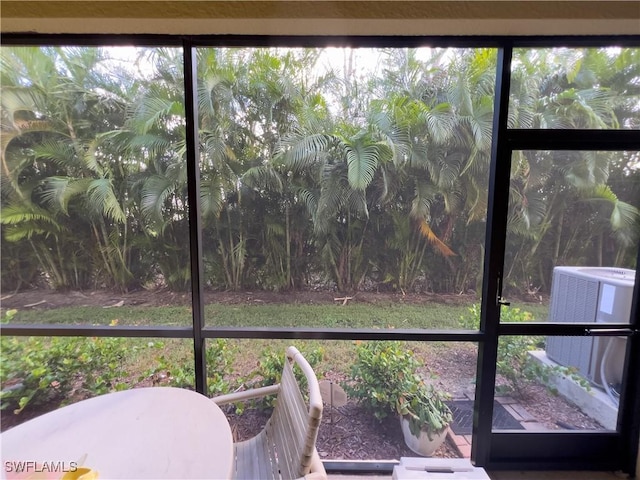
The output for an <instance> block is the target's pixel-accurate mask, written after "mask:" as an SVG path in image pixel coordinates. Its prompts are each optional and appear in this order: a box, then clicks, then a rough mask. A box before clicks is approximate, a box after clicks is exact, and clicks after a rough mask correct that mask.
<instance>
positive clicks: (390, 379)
mask: <svg viewBox="0 0 640 480" xmlns="http://www.w3.org/2000/svg"><path fill="white" fill-rule="evenodd" d="M420 366H421V364H420V362H419V361H418V360H417V359H416V358H415V356H414V354H413V352H412V351H411V350H409V349H407V348H406V345H403V344H402V343H400V342H386V341H385V342H367V343H361V344H359V345H358V347H357V349H356V361H355V362H354V364H353V365H352V366H351V381H350V382H349V383H348V384H346V385H345V390H346V391H347V393H348V394H349V396H351V397H352V398H355V399H356V400H358V402H359V403H360V404H362V405H363V406H364V407H365V408H367V409H368V410H369V411H371V412H372V413H373V415H374V416H375V417H376V418H377V419H378V420H381V419H383V418H385V417H387V416H388V415H390V414H394V413H398V414H400V415H402V416H404V417H405V418H407V419H408V420H409V428H410V429H411V432H412V433H413V434H414V435H417V434H418V432H420V430H422V429H423V428H425V427H428V428H426V430H428V431H430V432H434V431H439V430H441V429H442V428H443V427H445V426H446V425H448V424H449V423H450V422H451V420H452V416H451V410H450V409H449V407H448V406H447V404H446V403H445V401H446V400H447V399H448V395H447V394H446V393H445V392H443V391H441V390H439V389H438V388H436V387H435V386H434V385H432V384H428V383H426V382H425V381H424V380H423V379H422V377H421V376H420V375H419V373H418V368H419V367H420Z"/></svg>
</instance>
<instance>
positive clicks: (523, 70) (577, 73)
mask: <svg viewBox="0 0 640 480" xmlns="http://www.w3.org/2000/svg"><path fill="white" fill-rule="evenodd" d="M639 64H640V49H639V48H630V47H603V48H535V49H530V48H526V49H524V48H516V49H514V51H513V61H512V65H511V92H510V93H511V95H510V103H509V119H508V126H509V128H585V129H634V130H637V129H640V105H639V104H638V100H637V89H638V85H639V83H640V72H639V71H638V65H639Z"/></svg>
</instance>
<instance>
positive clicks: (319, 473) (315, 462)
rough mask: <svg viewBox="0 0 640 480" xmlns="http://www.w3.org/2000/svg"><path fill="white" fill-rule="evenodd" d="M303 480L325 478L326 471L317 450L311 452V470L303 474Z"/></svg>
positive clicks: (323, 479) (321, 479)
mask: <svg viewBox="0 0 640 480" xmlns="http://www.w3.org/2000/svg"><path fill="white" fill-rule="evenodd" d="M304 480H327V471H326V470H325V469H324V465H323V464H322V460H320V456H319V455H318V451H317V450H316V451H314V452H313V457H311V470H310V471H309V473H308V474H306V475H305V476H304Z"/></svg>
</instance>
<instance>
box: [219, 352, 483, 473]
mask: <svg viewBox="0 0 640 480" xmlns="http://www.w3.org/2000/svg"><path fill="white" fill-rule="evenodd" d="M292 343H293V344H294V345H295V346H296V347H297V348H298V349H299V350H300V352H301V353H302V354H303V355H304V356H305V358H307V359H308V360H309V363H310V364H311V365H312V367H313V369H314V371H315V373H316V377H317V378H318V381H319V383H320V389H321V392H322V396H323V399H324V410H323V414H322V423H321V424H320V430H319V433H318V439H317V442H316V445H317V449H318V452H319V454H320V456H321V457H322V459H323V460H329V461H330V460H389V459H398V460H399V459H400V457H402V456H412V457H413V456H415V455H416V454H415V453H414V452H413V451H412V450H411V449H410V448H409V447H408V446H407V443H406V442H405V440H404V434H403V430H402V427H401V424H400V420H399V416H398V413H397V410H396V408H395V407H393V406H391V405H388V404H387V402H388V401H389V400H390V399H391V398H396V397H394V395H397V394H398V393H401V394H402V395H404V396H405V397H407V398H408V394H409V392H408V391H407V390H404V389H402V390H401V391H397V390H395V387H394V385H396V383H397V380H398V378H399V377H397V376H393V375H390V374H389V372H390V371H392V372H395V373H397V372H399V371H402V372H404V373H405V374H406V377H405V378H406V379H409V378H418V379H419V380H418V381H419V382H423V383H425V384H428V385H430V386H432V387H433V388H434V389H436V390H437V392H438V395H441V398H442V400H443V401H444V402H445V405H446V406H447V407H448V408H450V409H451V410H453V411H455V418H454V419H452V423H451V426H450V428H449V429H448V430H447V431H446V435H445V439H444V440H443V442H442V443H441V445H440V446H439V447H438V448H437V450H436V451H435V453H434V454H433V455H434V456H435V457H446V458H454V457H469V454H470V448H471V421H472V419H471V417H472V416H471V414H470V412H471V411H472V409H473V399H474V389H475V375H476V355H477V346H476V345H475V344H466V343H447V344H442V343H417V342H352V341H295V342H291V341H287V340H276V341H274V340H230V341H229V343H228V347H229V351H230V352H232V355H234V356H235V360H234V361H233V363H232V364H231V365H230V367H231V368H230V371H231V372H232V373H231V374H230V375H227V376H226V377H225V380H226V381H228V382H229V388H232V389H236V388H238V389H239V388H247V387H259V386H263V385H270V384H274V383H276V382H278V379H279V377H280V374H281V369H282V361H283V359H284V352H285V349H286V347H287V346H288V345H291V344H292ZM378 354H380V355H378ZM381 369H382V370H381ZM383 370H384V371H386V372H387V373H386V374H381V371H383ZM370 373H374V374H375V375H373V376H371V375H368V374H370ZM239 382H243V384H242V387H238V384H239ZM407 384H412V383H411V382H410V381H409V380H407ZM414 385H417V384H414ZM375 398H377V399H378V400H375ZM272 400H273V399H268V400H267V401H266V403H265V402H246V403H245V404H244V405H241V407H242V408H241V409H240V410H238V409H236V408H234V407H233V406H229V407H225V412H226V414H227V417H228V419H229V421H230V423H231V425H232V429H233V430H234V431H236V432H237V434H238V436H239V438H250V437H251V436H253V435H256V434H257V433H258V432H259V431H260V430H261V428H263V426H264V424H265V422H266V421H267V419H268V418H269V416H270V414H271V411H270V407H271V406H272Z"/></svg>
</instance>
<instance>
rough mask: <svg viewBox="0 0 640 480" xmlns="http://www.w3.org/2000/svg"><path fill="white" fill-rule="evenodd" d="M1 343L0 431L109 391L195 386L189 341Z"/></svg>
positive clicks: (23, 340)
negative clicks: (0, 400) (0, 399)
mask: <svg viewBox="0 0 640 480" xmlns="http://www.w3.org/2000/svg"><path fill="white" fill-rule="evenodd" d="M0 342H1V348H0V354H1V360H2V362H1V363H2V369H1V370H0V388H1V389H2V409H1V410H0V412H1V415H2V417H1V419H0V420H1V422H0V425H2V430H5V429H8V428H11V427H13V426H15V425H18V424H20V423H22V422H24V421H27V420H30V419H31V418H34V417H37V416H39V415H42V414H44V413H47V412H49V411H52V410H55V409H57V408H59V407H62V406H65V405H68V404H71V403H75V402H78V401H80V400H84V399H86V398H90V397H94V396H97V395H102V394H106V393H109V392H113V391H119V390H126V389H130V388H141V387H153V386H171V387H179V388H189V389H194V385H195V383H194V376H193V371H194V362H193V341H192V340H188V339H157V338H96V337H94V338H85V337H53V338H49V337H2V338H0Z"/></svg>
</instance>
